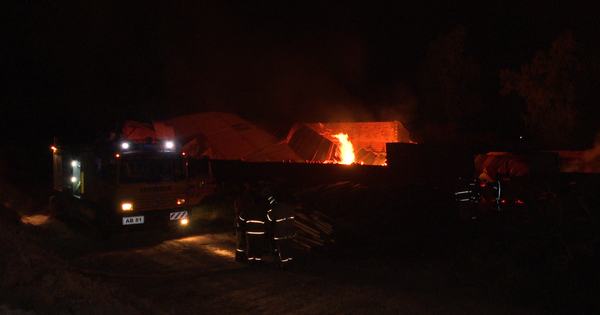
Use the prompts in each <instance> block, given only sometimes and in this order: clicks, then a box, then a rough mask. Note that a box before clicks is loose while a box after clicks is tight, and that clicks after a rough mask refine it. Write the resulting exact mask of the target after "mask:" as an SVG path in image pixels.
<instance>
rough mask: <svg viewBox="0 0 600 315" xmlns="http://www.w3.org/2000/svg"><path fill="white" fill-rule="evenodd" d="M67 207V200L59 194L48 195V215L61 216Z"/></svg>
mask: <svg viewBox="0 0 600 315" xmlns="http://www.w3.org/2000/svg"><path fill="white" fill-rule="evenodd" d="M67 209H68V204H67V201H66V200H65V199H64V198H63V197H62V196H61V195H54V196H52V197H50V217H52V218H54V217H62V216H64V215H65V214H66V212H67Z"/></svg>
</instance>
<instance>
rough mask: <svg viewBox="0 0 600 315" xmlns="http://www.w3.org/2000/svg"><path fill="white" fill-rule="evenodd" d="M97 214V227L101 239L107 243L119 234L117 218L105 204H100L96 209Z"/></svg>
mask: <svg viewBox="0 0 600 315" xmlns="http://www.w3.org/2000/svg"><path fill="white" fill-rule="evenodd" d="M96 214H97V217H96V226H97V227H98V232H99V234H100V237H102V239H104V240H106V241H110V240H111V239H113V237H114V236H115V234H116V232H117V218H116V216H115V215H114V214H113V213H112V211H110V207H109V206H108V205H107V204H105V203H100V204H99V205H98V206H97V207H96Z"/></svg>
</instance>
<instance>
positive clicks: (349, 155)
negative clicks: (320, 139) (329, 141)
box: [333, 133, 355, 165]
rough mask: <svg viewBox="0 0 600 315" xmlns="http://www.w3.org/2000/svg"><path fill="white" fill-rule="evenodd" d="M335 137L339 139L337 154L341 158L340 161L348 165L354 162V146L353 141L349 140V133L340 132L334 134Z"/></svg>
mask: <svg viewBox="0 0 600 315" xmlns="http://www.w3.org/2000/svg"><path fill="white" fill-rule="evenodd" d="M333 137H334V138H336V139H338V140H339V143H338V152H337V155H338V156H339V157H340V159H341V161H340V163H341V164H346V165H350V164H352V163H354V158H355V156H354V147H353V146H352V142H350V140H348V134H346V133H338V134H335V135H333Z"/></svg>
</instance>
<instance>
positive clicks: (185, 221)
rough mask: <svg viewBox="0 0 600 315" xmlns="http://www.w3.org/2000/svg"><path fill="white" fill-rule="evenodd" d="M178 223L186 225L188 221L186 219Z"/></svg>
mask: <svg viewBox="0 0 600 315" xmlns="http://www.w3.org/2000/svg"><path fill="white" fill-rule="evenodd" d="M180 222H181V225H186V224H188V222H189V221H188V219H181V221H180Z"/></svg>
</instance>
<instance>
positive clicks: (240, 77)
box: [163, 12, 414, 123]
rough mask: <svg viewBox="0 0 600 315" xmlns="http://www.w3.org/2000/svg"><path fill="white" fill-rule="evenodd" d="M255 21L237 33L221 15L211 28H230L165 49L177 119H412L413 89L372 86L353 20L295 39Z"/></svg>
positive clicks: (211, 30)
mask: <svg viewBox="0 0 600 315" xmlns="http://www.w3.org/2000/svg"><path fill="white" fill-rule="evenodd" d="M220 13H224V12H220ZM255 22H256V23H257V24H258V25H259V26H249V27H248V28H242V29H240V28H238V27H239V26H240V25H239V22H238V21H237V20H236V17H235V16H228V15H227V14H222V15H221V17H220V18H219V20H209V21H207V22H206V23H215V25H227V27H225V28H219V27H216V26H215V28H207V29H201V31H202V33H201V34H198V35H197V36H196V37H195V38H194V41H195V42H194V43H193V45H189V44H188V43H186V45H184V46H182V45H181V43H179V42H173V43H172V45H171V44H169V45H167V46H165V47H164V48H163V49H165V50H166V51H167V53H166V54H167V56H170V58H169V59H168V62H167V65H166V67H167V71H166V74H167V85H168V86H169V89H168V95H167V102H168V103H170V104H176V106H174V107H181V108H180V109H179V111H180V112H179V113H177V115H183V114H192V113H197V112H203V111H224V112H230V113H233V114H237V115H239V116H240V117H243V118H245V119H248V120H251V121H265V120H266V121H267V122H269V121H272V122H273V123H277V122H278V121H282V120H287V121H293V122H343V121H349V122H355V121H381V120H387V121H389V120H398V121H406V119H411V116H412V114H411V111H412V109H413V105H412V104H413V103H414V99H413V98H414V97H413V96H412V93H411V92H410V89H409V88H408V87H406V86H404V85H401V84H400V83H395V85H394V84H393V85H391V86H390V85H388V86H386V87H385V89H380V88H379V87H375V86H373V83H372V82H371V81H372V80H373V78H372V75H373V74H372V73H370V70H369V69H370V68H369V67H370V64H369V63H370V62H372V61H370V56H369V54H370V53H371V52H370V51H369V45H368V43H367V41H366V40H365V38H364V36H363V35H362V34H360V32H358V31H357V30H356V29H355V28H354V26H353V25H351V24H349V23H350V22H349V21H347V20H344V21H331V22H327V23H326V24H324V25H319V28H318V31H317V29H311V28H310V27H311V25H309V24H307V25H306V27H307V29H306V31H302V32H293V33H291V34H281V33H279V32H278V31H277V30H276V29H271V28H270V25H269V23H268V22H265V21H259V20H257V21H255ZM256 32H260V33H256ZM167 33H169V32H167ZM258 34H260V39H258V38H257V36H258ZM207 43H211V44H210V45H208V44H207ZM386 84H387V83H386ZM182 104H183V105H182Z"/></svg>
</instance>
